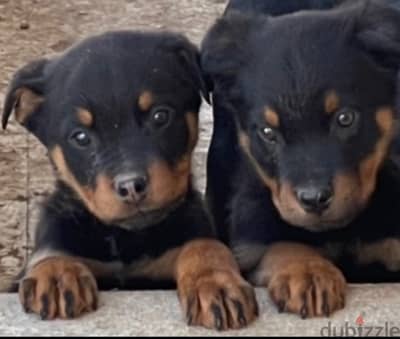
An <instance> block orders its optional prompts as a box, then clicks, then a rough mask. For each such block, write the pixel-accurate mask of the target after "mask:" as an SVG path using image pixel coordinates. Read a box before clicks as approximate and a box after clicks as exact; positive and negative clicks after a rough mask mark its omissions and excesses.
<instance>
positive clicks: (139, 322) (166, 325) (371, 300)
mask: <svg viewBox="0 0 400 339" xmlns="http://www.w3.org/2000/svg"><path fill="white" fill-rule="evenodd" d="M258 299H259V303H260V313H261V316H260V319H259V320H258V321H257V322H256V323H254V324H253V325H252V326H251V327H250V328H248V329H247V330H244V331H236V332H229V333H227V334H229V335H234V336H235V335H245V336H247V335H249V336H250V335H251V336H277V335H285V336H319V335H321V331H322V330H324V332H323V333H322V334H323V335H328V334H329V333H328V325H329V323H331V334H332V335H333V329H334V328H336V331H337V332H336V334H337V335H340V334H341V333H340V330H341V328H342V329H343V331H344V330H345V326H346V322H347V323H348V325H347V326H348V327H349V326H351V327H353V328H357V331H359V329H358V327H359V326H358V325H357V324H356V320H357V318H359V317H360V315H361V316H362V319H363V321H364V322H365V323H364V326H363V327H362V331H364V332H362V333H363V334H364V335H367V334H368V333H367V331H368V330H369V328H368V327H374V328H373V329H372V330H373V332H372V333H371V335H372V334H375V335H377V334H379V333H378V330H379V329H378V327H383V330H382V333H380V334H381V335H384V334H388V335H391V334H394V335H396V336H399V335H400V317H399V314H400V285H363V286H351V287H350V289H349V296H348V302H347V308H346V309H345V310H344V311H341V312H338V313H336V314H335V315H334V316H333V317H332V318H331V319H314V320H301V319H299V318H298V317H296V316H292V315H281V314H278V312H277V311H276V309H275V307H273V305H272V304H271V303H270V301H269V299H268V297H267V293H266V292H265V290H259V291H258ZM100 304H101V307H100V309H99V310H98V311H97V312H96V313H94V314H90V315H87V316H85V317H83V318H81V319H79V320H74V321H52V322H42V321H40V320H38V318H37V317H35V316H33V315H26V314H24V313H23V312H22V309H21V307H20V305H19V303H18V300H17V296H16V295H6V294H3V295H0V336H5V335H14V336H21V335H29V336H38V335H41V336H43V335H46V336H65V335H68V336H76V335H90V336H92V335H102V336H109V335H124V336H136V335H138V336H139V335H140V336H172V335H173V336H188V335H190V336H215V335H218V333H217V332H213V331H207V330H203V329H199V328H189V327H187V326H186V325H185V323H184V322H183V318H182V314H181V311H180V308H179V304H178V301H177V297H176V293H175V292H114V293H103V294H101V301H100ZM359 320H360V319H359ZM385 328H386V330H385ZM397 328H399V329H397ZM349 331H351V330H349ZM385 331H392V333H390V332H387V333H385ZM397 331H398V332H397ZM358 333H359V332H358ZM343 334H344V333H343ZM349 334H351V333H349ZM356 336H359V335H357V334H356Z"/></svg>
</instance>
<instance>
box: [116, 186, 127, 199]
mask: <svg viewBox="0 0 400 339" xmlns="http://www.w3.org/2000/svg"><path fill="white" fill-rule="evenodd" d="M118 194H119V196H120V197H122V198H126V197H128V195H129V190H128V189H127V188H125V187H122V186H120V187H118Z"/></svg>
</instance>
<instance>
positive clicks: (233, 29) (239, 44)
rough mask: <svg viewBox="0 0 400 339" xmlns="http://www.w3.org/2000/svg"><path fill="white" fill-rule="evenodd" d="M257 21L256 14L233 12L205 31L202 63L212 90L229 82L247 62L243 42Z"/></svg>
mask: <svg viewBox="0 0 400 339" xmlns="http://www.w3.org/2000/svg"><path fill="white" fill-rule="evenodd" d="M265 18H266V17H263V19H264V20H265ZM258 20H259V19H258V17H257V16H256V15H253V16H248V15H244V14H241V13H239V12H236V11H232V12H230V13H229V14H227V15H225V16H224V17H222V18H221V19H219V20H218V21H217V22H216V23H215V24H214V26H213V27H212V28H211V29H210V31H209V32H208V33H207V35H206V37H205V39H204V40H203V43H202V47H201V63H202V68H203V71H204V73H205V76H206V79H207V82H208V84H209V86H210V90H211V91H214V90H215V86H217V85H219V86H221V85H222V84H225V85H228V84H230V83H231V82H232V81H233V79H234V78H235V76H236V74H237V71H238V69H239V68H240V67H241V66H242V65H243V64H244V63H245V62H246V60H247V54H246V53H247V52H246V51H247V50H246V48H245V46H244V45H245V43H246V40H247V37H248V35H249V32H250V30H251V28H252V27H253V24H254V23H255V22H256V21H258Z"/></svg>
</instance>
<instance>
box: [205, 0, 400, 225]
mask: <svg viewBox="0 0 400 339" xmlns="http://www.w3.org/2000/svg"><path fill="white" fill-rule="evenodd" d="M384 19H385V20H387V21H386V24H385V23H383V22H379V23H377V21H383V20H384ZM398 19H400V17H399V14H398V13H397V12H395V11H394V10H392V9H388V8H383V7H380V6H378V5H375V4H372V5H370V6H367V7H366V6H365V5H359V4H357V5H355V6H352V7H346V8H340V9H336V10H332V11H327V12H308V13H306V12H304V13H300V14H294V15H288V16H283V17H280V18H261V17H258V18H253V19H246V18H245V17H243V16H233V17H231V18H226V19H224V20H223V21H221V22H220V23H219V24H217V26H216V28H214V30H213V31H212V32H211V34H210V35H209V37H208V39H209V40H206V43H205V46H204V51H205V52H204V63H205V68H206V69H207V71H208V73H209V76H210V75H211V77H212V79H213V81H214V84H213V85H214V91H215V92H216V93H217V94H215V95H220V97H224V98H226V100H225V104H226V105H229V106H230V107H231V109H232V110H233V111H234V112H235V115H236V116H235V119H236V121H237V126H238V137H239V143H240V146H241V148H242V149H243V151H244V152H245V154H246V155H247V157H248V159H249V161H250V163H251V165H252V166H253V167H254V169H255V171H256V172H257V174H258V176H259V177H260V178H261V180H262V182H263V183H264V184H265V185H266V187H267V188H268V189H269V190H270V192H271V196H272V200H273V202H274V204H275V206H276V208H277V210H278V211H279V213H280V215H281V217H282V218H283V219H284V220H285V221H286V222H288V223H290V224H292V225H294V226H298V227H303V228H306V229H308V230H311V231H325V230H329V229H335V228H340V227H344V226H346V225H348V224H349V223H350V222H351V221H352V220H353V219H354V218H355V217H356V216H357V215H359V213H360V212H361V211H362V210H363V209H364V208H365V207H366V206H367V204H368V202H369V200H370V198H371V196H372V194H373V193H374V191H375V187H376V182H377V178H378V174H379V170H380V168H381V166H382V164H383V163H384V161H385V158H386V155H387V153H388V150H389V148H390V146H391V143H392V140H393V138H394V134H395V125H396V116H395V96H396V93H395V87H396V86H395V85H396V74H397V69H398V67H397V65H398V62H397V61H398V60H397V55H398V50H397V51H393V47H394V45H395V42H393V44H390V43H389V41H390V39H393V40H394V39H395V38H396V39H397V38H398V37H399V36H400V35H399V34H400V25H399V24H398V22H399V21H398ZM246 21H247V23H246ZM232 22H235V28H234V29H233V28H232V27H233V24H232ZM379 24H382V25H381V26H379ZM231 25H232V26H231ZM238 25H239V26H240V25H242V26H244V27H246V28H245V29H241V31H245V32H246V33H245V34H246V39H245V40H242V41H240V42H238V41H237V40H236V41H235V42H231V43H228V45H227V42H226V41H227V40H228V41H229V39H227V36H226V34H229V33H227V32H229V31H231V30H238V29H239V28H237V27H238ZM378 27H379V28H378ZM242 28H243V27H242ZM381 33H385V34H386V36H385V37H383V35H382V36H381ZM224 34H225V40H224V41H223V40H220V37H221V36H223V35H224ZM278 36H279V39H276V37H278ZM397 41H398V40H397ZM224 44H225V45H224ZM239 44H242V45H241V46H240V50H241V51H242V52H238V50H236V51H237V52H238V53H239V57H238V58H237V59H236V67H238V69H239V70H238V72H236V73H233V72H232V69H233V68H232V60H231V64H230V65H228V66H227V65H225V67H224V66H223V67H222V68H221V64H220V65H219V67H220V68H218V62H219V61H218V60H216V59H213V57H212V55H211V53H214V54H217V55H218V50H219V52H220V53H226V52H227V51H229V50H230V52H231V54H232V53H233V52H232V49H234V50H235V49H236V48H237V49H239V47H238V46H239ZM221 46H222V47H221ZM389 50H390V51H389ZM219 60H221V59H219Z"/></svg>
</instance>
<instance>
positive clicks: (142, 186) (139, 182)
mask: <svg viewBox="0 0 400 339" xmlns="http://www.w3.org/2000/svg"><path fill="white" fill-rule="evenodd" d="M134 188H135V191H136V193H139V194H143V193H144V192H146V188H147V180H146V178H144V177H142V178H137V179H135V182H134Z"/></svg>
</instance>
